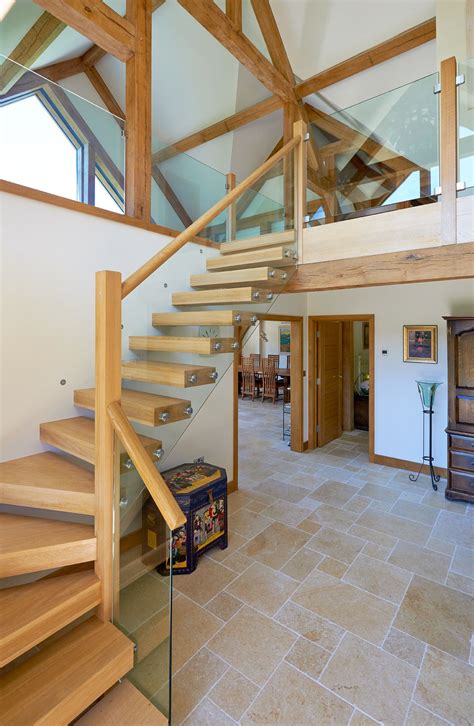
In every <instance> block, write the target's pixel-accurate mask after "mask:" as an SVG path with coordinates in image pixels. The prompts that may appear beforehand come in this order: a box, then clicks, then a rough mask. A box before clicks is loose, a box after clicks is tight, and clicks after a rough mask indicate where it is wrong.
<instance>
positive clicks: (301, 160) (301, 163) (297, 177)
mask: <svg viewBox="0 0 474 726" xmlns="http://www.w3.org/2000/svg"><path fill="white" fill-rule="evenodd" d="M306 133H307V126H306V124H305V123H304V121H301V120H300V121H295V123H294V124H293V137H296V136H301V141H300V143H299V144H298V145H297V146H296V148H295V150H294V157H293V158H294V174H293V183H294V195H295V201H294V212H295V213H294V217H295V235H296V244H297V249H298V264H300V265H301V264H302V263H303V227H304V218H305V215H306V174H307V163H308V162H307V158H306V157H307V154H306V142H305V137H306Z"/></svg>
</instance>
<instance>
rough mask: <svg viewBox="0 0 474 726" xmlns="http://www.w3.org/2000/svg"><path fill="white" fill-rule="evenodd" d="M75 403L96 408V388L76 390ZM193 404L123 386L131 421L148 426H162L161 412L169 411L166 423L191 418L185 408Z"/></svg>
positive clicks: (88, 407)
mask: <svg viewBox="0 0 474 726" xmlns="http://www.w3.org/2000/svg"><path fill="white" fill-rule="evenodd" d="M74 405H75V406H80V407H81V408H85V409H88V410H89V411H94V410H95V388H83V389H80V390H77V391H74ZM190 405H191V401H186V400H185V399H183V398H173V397H172V396H160V395H159V394H157V393H148V392H146V391H132V390H131V389H130V388H122V408H123V410H124V413H125V415H126V416H128V418H129V419H130V420H131V421H136V422H137V423H142V424H145V425H146V426H161V425H163V421H160V414H162V413H169V419H168V420H167V422H166V423H172V422H173V421H180V420H181V419H185V418H189V416H188V415H187V414H185V413H184V409H185V408H187V407H188V406H190Z"/></svg>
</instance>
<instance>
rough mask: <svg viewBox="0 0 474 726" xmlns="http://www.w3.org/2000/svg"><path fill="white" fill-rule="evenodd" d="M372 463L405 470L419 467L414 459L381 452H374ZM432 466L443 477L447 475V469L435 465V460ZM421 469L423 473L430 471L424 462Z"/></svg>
mask: <svg viewBox="0 0 474 726" xmlns="http://www.w3.org/2000/svg"><path fill="white" fill-rule="evenodd" d="M374 463H375V464H383V465H384V466H393V467H395V468H396V469H406V470H407V471H418V469H419V468H420V464H419V463H418V464H417V463H416V461H407V460H406V459H395V458H394V457H393V456H383V454H374ZM434 467H435V469H436V473H437V474H441V476H442V477H444V478H446V477H447V476H448V471H447V469H445V468H444V467H442V466H436V461H435V462H434ZM421 471H422V472H423V474H429V473H430V470H429V467H428V466H427V465H426V464H423V468H422V470H421Z"/></svg>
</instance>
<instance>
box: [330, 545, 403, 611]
mask: <svg viewBox="0 0 474 726" xmlns="http://www.w3.org/2000/svg"><path fill="white" fill-rule="evenodd" d="M411 578H412V575H411V574H410V573H409V572H407V571H406V570H402V569H400V568H399V567H394V566H393V565H390V564H388V562H383V561H382V560H377V559H375V558H373V557H367V556H366V555H363V554H360V555H358V557H357V558H356V559H355V560H354V562H353V563H352V565H351V566H350V567H349V569H348V570H347V572H346V574H345V575H344V577H343V580H344V582H350V583H351V585H357V587H361V588H362V589H363V590H367V592H371V593H372V594H373V595H377V596H378V597H383V598H384V599H385V600H390V602H393V603H395V605H398V604H400V603H401V601H402V599H403V596H404V595H405V591H406V589H407V586H408V583H409V582H410V580H411Z"/></svg>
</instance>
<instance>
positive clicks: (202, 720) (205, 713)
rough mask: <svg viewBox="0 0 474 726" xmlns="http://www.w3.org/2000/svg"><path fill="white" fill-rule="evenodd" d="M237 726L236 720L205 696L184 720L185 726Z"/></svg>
mask: <svg viewBox="0 0 474 726" xmlns="http://www.w3.org/2000/svg"><path fill="white" fill-rule="evenodd" d="M196 724H201V726H235V721H233V720H232V719H231V718H229V717H228V716H227V714H225V713H224V712H223V711H221V709H220V708H219V707H218V706H216V704H215V703H212V701H210V700H209V698H205V699H204V701H202V702H201V703H200V704H199V705H198V706H196V708H195V709H194V711H193V712H192V713H190V714H189V716H188V717H187V719H186V720H185V721H183V726H196Z"/></svg>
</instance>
